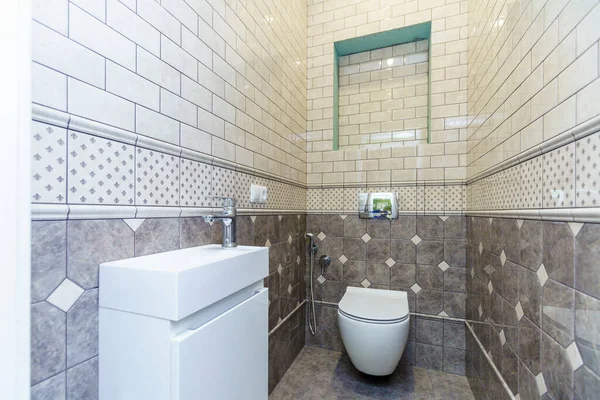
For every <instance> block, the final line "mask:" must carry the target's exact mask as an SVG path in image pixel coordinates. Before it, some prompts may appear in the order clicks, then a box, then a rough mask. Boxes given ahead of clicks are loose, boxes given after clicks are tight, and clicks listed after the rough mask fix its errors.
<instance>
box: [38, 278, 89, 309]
mask: <svg viewBox="0 0 600 400" xmlns="http://www.w3.org/2000/svg"><path fill="white" fill-rule="evenodd" d="M82 294H83V289H82V288H81V287H79V286H78V285H76V284H75V283H74V282H73V281H72V280H70V279H68V278H67V279H65V280H64V281H62V283H61V284H60V285H58V287H57V288H56V289H55V290H54V292H52V293H51V294H50V296H48V299H47V301H48V303H50V304H52V305H54V306H56V307H58V308H60V309H61V310H63V311H64V312H67V311H69V309H70V308H71V307H72V306H73V304H75V302H76V301H77V299H79V297H80V296H81V295H82Z"/></svg>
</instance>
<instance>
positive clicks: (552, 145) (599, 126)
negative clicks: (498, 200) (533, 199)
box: [467, 115, 600, 185]
mask: <svg viewBox="0 0 600 400" xmlns="http://www.w3.org/2000/svg"><path fill="white" fill-rule="evenodd" d="M598 132H600V115H599V116H596V117H593V118H591V119H589V120H587V121H586V122H583V123H581V124H579V125H577V126H576V127H574V128H572V129H569V130H567V131H565V132H563V133H561V134H558V135H556V136H555V137H553V138H552V139H549V140H546V141H545V142H543V143H541V144H539V145H537V146H534V147H532V148H530V149H528V150H526V151H524V152H522V153H520V154H517V155H515V156H513V157H511V158H509V159H507V160H504V161H503V162H501V163H499V164H496V165H495V166H493V167H491V168H489V169H487V170H485V171H483V172H480V173H477V174H475V175H474V176H472V177H470V178H468V179H467V184H468V185H471V184H473V183H474V182H477V181H479V180H482V179H484V178H486V177H489V176H491V175H494V174H497V173H498V172H500V171H502V170H506V169H509V168H512V167H514V166H516V165H519V164H521V163H523V162H525V161H528V160H531V159H532V158H536V157H538V156H540V155H543V154H545V153H548V152H551V151H552V150H555V149H557V148H559V147H562V146H565V145H567V144H569V143H572V142H576V141H579V140H581V139H584V138H586V137H587V136H590V135H593V134H595V133H596V134H597V133H598Z"/></svg>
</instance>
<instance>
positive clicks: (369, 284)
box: [360, 278, 371, 288]
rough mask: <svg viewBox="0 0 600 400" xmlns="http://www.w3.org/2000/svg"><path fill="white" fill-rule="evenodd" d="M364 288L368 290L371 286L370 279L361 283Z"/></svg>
mask: <svg viewBox="0 0 600 400" xmlns="http://www.w3.org/2000/svg"><path fill="white" fill-rule="evenodd" d="M360 284H361V285H362V286H363V287H364V288H368V287H369V286H371V282H369V280H368V279H366V278H365V279H364V280H363V281H362V282H361V283H360Z"/></svg>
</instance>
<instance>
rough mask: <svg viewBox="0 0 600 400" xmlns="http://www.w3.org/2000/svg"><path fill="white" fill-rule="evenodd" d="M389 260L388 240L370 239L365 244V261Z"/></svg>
mask: <svg viewBox="0 0 600 400" xmlns="http://www.w3.org/2000/svg"><path fill="white" fill-rule="evenodd" d="M388 258H390V240H389V239H371V240H369V242H368V243H367V260H372V261H385V260H387V259H388Z"/></svg>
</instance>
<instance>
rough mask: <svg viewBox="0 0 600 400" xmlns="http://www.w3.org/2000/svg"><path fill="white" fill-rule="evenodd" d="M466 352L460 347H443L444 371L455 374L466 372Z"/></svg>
mask: <svg viewBox="0 0 600 400" xmlns="http://www.w3.org/2000/svg"><path fill="white" fill-rule="evenodd" d="M466 361H467V352H466V351H465V350H462V349H453V348H451V347H444V366H443V369H444V371H445V372H449V373H451V374H457V375H465V373H466Z"/></svg>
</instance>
